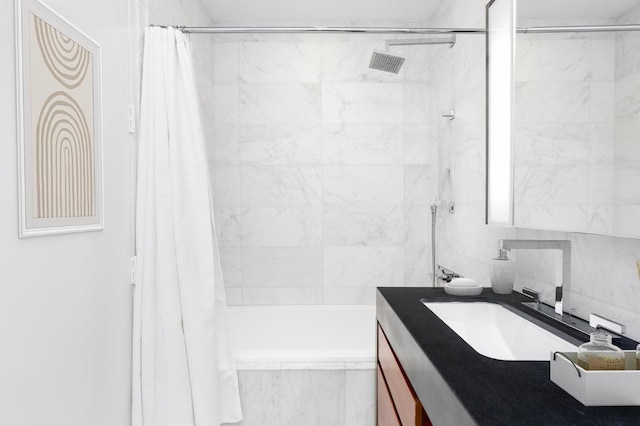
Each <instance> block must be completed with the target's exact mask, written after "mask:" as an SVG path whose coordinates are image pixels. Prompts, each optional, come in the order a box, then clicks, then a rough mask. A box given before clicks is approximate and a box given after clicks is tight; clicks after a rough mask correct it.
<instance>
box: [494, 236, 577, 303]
mask: <svg viewBox="0 0 640 426" xmlns="http://www.w3.org/2000/svg"><path fill="white" fill-rule="evenodd" d="M498 248H500V249H504V250H561V251H562V281H561V282H560V283H559V284H557V285H556V295H555V312H556V314H558V315H562V313H563V309H562V308H563V306H562V302H563V296H562V291H563V289H564V288H568V287H569V285H570V283H571V241H569V240H500V241H499V242H498Z"/></svg>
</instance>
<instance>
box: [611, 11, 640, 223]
mask: <svg viewBox="0 0 640 426" xmlns="http://www.w3.org/2000/svg"><path fill="white" fill-rule="evenodd" d="M619 21H620V23H621V24H630V23H637V22H640V7H636V8H635V9H634V10H631V11H630V12H628V13H625V15H624V18H621V19H619ZM615 67H616V70H615V71H616V72H615V83H616V91H615V121H616V134H615V161H614V162H615V172H614V176H613V179H614V188H615V190H614V194H613V197H614V207H615V208H614V227H613V232H614V233H616V234H631V235H640V220H638V218H639V217H640V189H639V188H640V185H638V184H637V183H638V182H640V144H639V143H638V132H639V131H640V109H639V108H638V104H639V99H640V34H638V33H637V32H624V33H618V34H616V50H615Z"/></svg>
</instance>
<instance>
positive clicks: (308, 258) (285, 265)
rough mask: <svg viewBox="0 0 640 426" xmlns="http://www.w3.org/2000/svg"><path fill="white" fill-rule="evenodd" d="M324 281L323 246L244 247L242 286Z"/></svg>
mask: <svg viewBox="0 0 640 426" xmlns="http://www.w3.org/2000/svg"><path fill="white" fill-rule="evenodd" d="M322 282H323V264H322V248H269V247H260V248H249V247H245V248H243V249H242V286H243V287H283V286H299V287H317V286H322Z"/></svg>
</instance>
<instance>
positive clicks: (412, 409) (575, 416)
mask: <svg viewBox="0 0 640 426" xmlns="http://www.w3.org/2000/svg"><path fill="white" fill-rule="evenodd" d="M527 300H530V299H528V298H527V297H526V296H523V295H522V294H519V293H515V292H514V293H511V294H509V295H497V294H494V293H493V292H492V291H491V289H489V288H486V289H483V292H482V294H480V295H479V296H473V297H469V296H467V297H459V298H456V297H454V296H450V295H447V294H445V293H444V290H443V289H442V288H412V287H380V288H378V290H377V294H376V319H377V323H378V354H379V356H378V361H379V363H378V368H379V370H378V397H379V403H378V409H379V415H381V413H380V410H381V409H386V410H387V411H386V414H382V417H379V422H378V424H379V425H380V426H383V425H389V424H402V425H407V424H412V425H429V424H434V425H438V426H440V425H444V426H446V425H452V426H465V425H500V424H508V425H578V424H579V425H607V426H610V425H638V424H640V407H585V406H583V405H582V404H581V403H579V402H578V401H576V400H575V399H574V398H573V397H572V396H571V395H569V394H567V393H566V392H565V391H563V390H562V389H561V388H559V387H558V386H557V385H556V384H554V383H553V382H551V380H549V361H502V360H498V359H493V358H489V357H486V356H483V355H481V354H479V353H478V352H476V351H475V350H474V349H473V348H472V347H471V346H469V344H467V343H466V342H465V340H463V339H462V338H461V337H460V336H459V335H458V334H457V333H456V332H454V331H453V330H452V329H451V328H449V326H447V325H446V324H445V323H444V322H443V321H442V320H441V319H440V318H439V317H438V316H437V315H436V314H434V313H433V312H432V311H431V310H429V309H428V308H427V307H426V306H425V305H424V303H423V301H430V302H431V301H433V302H437V301H441V302H445V301H446V302H449V301H463V302H464V301H468V302H472V301H484V302H491V303H498V304H501V305H503V306H504V307H507V308H509V309H510V310H512V311H514V312H515V311H516V310H519V309H521V308H520V304H521V302H523V301H527ZM524 315H525V316H527V315H528V314H527V313H525V314H524ZM529 319H530V320H533V321H535V322H536V323H538V325H542V326H543V327H544V328H547V329H551V328H554V327H555V326H554V325H553V324H552V321H553V320H551V319H549V320H547V319H545V318H543V316H542V315H540V316H539V317H538V316H537V315H536V313H535V312H534V313H533V314H531V315H530V316H529ZM560 327H562V326H560ZM564 331H566V332H567V333H569V334H570V335H571V334H572V333H571V332H569V331H567V330H564ZM570 337H571V338H573V339H574V344H575V343H578V344H579V343H580V342H581V341H586V340H587V337H584V338H583V339H582V340H579V338H578V337H579V334H577V333H573V336H570ZM387 345H388V349H387ZM388 351H391V352H390V353H391V356H392V357H394V358H395V360H396V361H397V365H398V366H399V369H400V370H399V371H396V372H395V373H396V374H393V373H394V372H393V370H390V369H389V368H385V367H384V366H382V367H381V364H384V363H387V364H389V354H388ZM381 355H382V356H381ZM385 357H386V359H385ZM399 377H400V378H401V377H404V378H405V380H406V387H407V388H408V390H409V392H408V394H407V395H405V397H404V398H397V399H398V400H396V398H395V396H394V395H393V392H389V390H390V386H389V382H390V381H393V380H396V381H398V378H399ZM396 393H397V392H396ZM412 395H413V396H415V401H414V402H413V403H412V402H411V397H412ZM394 415H395V417H394ZM385 416H386V417H385ZM398 418H400V420H398Z"/></svg>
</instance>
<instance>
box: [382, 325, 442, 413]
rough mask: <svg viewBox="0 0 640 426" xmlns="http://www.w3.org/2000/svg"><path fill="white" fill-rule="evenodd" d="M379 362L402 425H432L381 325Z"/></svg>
mask: <svg viewBox="0 0 640 426" xmlns="http://www.w3.org/2000/svg"><path fill="white" fill-rule="evenodd" d="M378 364H379V367H380V369H381V370H382V371H381V374H382V376H383V378H384V380H385V382H386V384H387V387H388V388H389V394H390V395H391V399H392V401H393V405H394V407H395V409H396V412H397V413H398V417H399V418H400V422H401V423H402V425H403V426H414V425H415V426H430V425H431V422H430V421H429V417H428V416H427V414H426V413H425V411H424V409H423V408H422V404H421V403H420V400H419V399H418V396H417V395H416V393H415V391H414V390H413V387H412V386H411V383H410V382H409V379H408V378H407V376H406V374H405V372H404V370H403V369H402V366H401V365H400V362H399V361H398V359H397V357H396V355H395V353H394V352H393V349H392V348H391V345H390V344H389V341H388V340H387V338H386V336H385V334H384V331H383V330H382V328H381V327H380V326H379V325H378Z"/></svg>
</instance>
